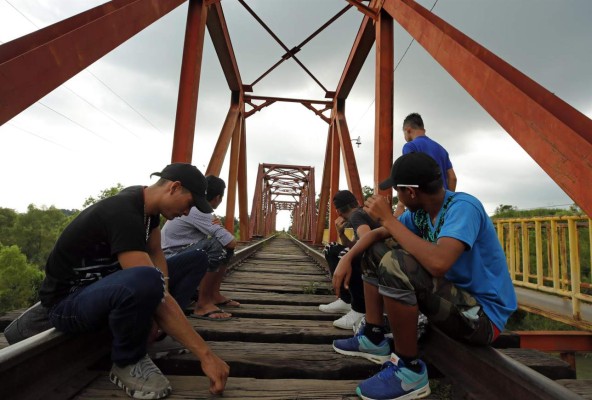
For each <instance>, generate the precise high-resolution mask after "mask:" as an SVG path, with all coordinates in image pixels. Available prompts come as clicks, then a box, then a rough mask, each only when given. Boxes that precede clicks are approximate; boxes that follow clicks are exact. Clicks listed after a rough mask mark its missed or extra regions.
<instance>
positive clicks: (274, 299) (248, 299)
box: [222, 287, 335, 306]
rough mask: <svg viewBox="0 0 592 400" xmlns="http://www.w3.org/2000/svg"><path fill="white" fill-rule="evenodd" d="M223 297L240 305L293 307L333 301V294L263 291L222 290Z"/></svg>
mask: <svg viewBox="0 0 592 400" xmlns="http://www.w3.org/2000/svg"><path fill="white" fill-rule="evenodd" d="M222 292H223V293H224V295H225V296H228V297H230V298H232V299H234V300H236V301H238V302H240V303H241V304H247V303H258V304H294V305H303V306H306V305H309V306H310V305H319V304H327V303H330V302H332V301H334V300H335V295H333V294H305V293H269V292H263V291H260V290H259V291H255V290H251V291H248V290H247V291H245V290H241V291H238V290H228V289H227V288H224V287H223V288H222Z"/></svg>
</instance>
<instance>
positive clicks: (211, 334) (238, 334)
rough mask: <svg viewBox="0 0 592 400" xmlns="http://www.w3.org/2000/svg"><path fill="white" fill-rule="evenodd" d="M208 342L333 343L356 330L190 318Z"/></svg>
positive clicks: (303, 322)
mask: <svg viewBox="0 0 592 400" xmlns="http://www.w3.org/2000/svg"><path fill="white" fill-rule="evenodd" d="M190 323H191V324H192V325H193V327H194V328H195V330H197V331H198V332H199V334H200V335H201V336H202V337H203V338H204V339H205V340H218V341H225V340H233V341H244V342H269V343H309V344H329V343H332V342H333V340H334V339H343V338H348V337H351V336H352V331H349V330H344V329H338V328H335V327H334V326H333V325H332V323H331V322H330V321H309V320H288V319H272V318H269V319H263V318H235V319H232V320H230V321H207V320H202V319H195V318H190Z"/></svg>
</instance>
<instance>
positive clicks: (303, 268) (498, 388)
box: [0, 236, 582, 400]
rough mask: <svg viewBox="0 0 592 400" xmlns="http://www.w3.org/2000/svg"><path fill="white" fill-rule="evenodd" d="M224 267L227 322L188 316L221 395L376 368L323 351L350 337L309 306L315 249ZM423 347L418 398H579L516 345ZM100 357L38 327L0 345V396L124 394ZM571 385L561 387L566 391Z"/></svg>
mask: <svg viewBox="0 0 592 400" xmlns="http://www.w3.org/2000/svg"><path fill="white" fill-rule="evenodd" d="M229 270H230V274H229V276H227V278H226V279H225V281H224V283H223V286H222V290H223V292H224V293H225V294H226V295H228V296H229V297H231V298H233V299H235V300H237V301H239V302H241V303H242V306H241V307H240V308H238V309H232V310H231V311H232V312H233V314H234V315H235V316H236V317H237V318H236V319H234V320H231V321H224V322H213V321H204V320H191V322H192V324H193V325H194V327H195V329H196V330H197V331H199V332H200V334H201V335H202V336H203V337H204V338H205V339H206V340H207V341H208V343H209V345H210V346H211V347H212V348H213V350H214V351H215V352H216V353H217V354H218V355H219V356H220V357H221V358H222V359H224V360H225V361H226V362H227V363H228V364H229V365H230V368H231V374H230V378H229V380H228V384H227V387H226V391H225V393H224V398H225V399H260V398H265V399H296V398H298V399H319V400H325V399H341V400H344V399H346V400H347V399H356V398H357V396H355V387H356V385H357V384H358V382H359V381H360V380H362V379H365V378H367V377H368V376H370V375H372V374H374V373H375V372H377V370H378V369H379V368H380V367H379V366H377V365H375V364H372V363H370V362H368V361H366V360H362V359H357V358H351V357H345V356H342V355H339V354H336V353H335V352H334V351H333V350H332V348H331V342H332V341H333V340H334V339H336V338H345V337H349V336H351V334H352V333H351V332H349V331H344V330H340V329H337V328H334V327H333V326H332V323H331V322H332V321H333V320H334V319H336V318H338V317H339V315H331V314H326V313H321V312H319V311H318V305H319V304H321V303H327V302H330V301H333V300H334V296H333V295H332V294H331V293H330V281H329V278H328V276H327V273H326V272H325V271H324V269H323V259H322V257H320V256H319V253H318V252H315V251H314V250H313V249H310V248H308V247H307V246H305V245H302V244H300V243H298V242H296V241H294V240H292V239H290V238H289V237H287V236H284V237H276V238H272V239H268V240H264V241H261V242H259V243H257V244H254V245H252V246H247V247H245V248H242V249H241V250H240V251H238V252H237V255H236V258H235V262H234V264H233V265H232V266H231V268H229ZM423 351H424V358H425V359H426V361H428V363H429V368H430V378H431V383H432V391H433V393H432V395H430V396H429V397H428V399H451V398H454V397H462V398H471V399H562V400H564V399H577V398H582V397H580V396H579V395H577V394H576V393H575V392H574V391H570V390H567V389H566V388H565V387H564V386H562V385H560V384H558V383H556V382H555V381H552V380H551V379H549V378H547V377H545V376H543V375H541V374H540V373H538V372H535V371H534V370H533V369H530V368H528V367H526V366H524V365H523V364H520V363H519V362H517V361H515V360H514V358H519V357H520V354H518V352H517V350H516V349H513V350H499V351H498V350H494V349H492V348H474V347H468V346H465V345H462V344H459V343H457V342H455V341H453V340H450V339H449V338H447V337H446V336H445V335H443V334H441V333H440V332H438V331H433V332H432V333H431V335H430V337H429V338H428V339H427V342H426V344H425V345H424V349H423ZM512 351H514V353H512ZM108 354H109V334H108V332H106V331H105V332H98V333H96V334H92V335H82V336H76V337H69V336H66V335H62V334H60V333H58V332H56V331H53V330H50V331H46V332H44V333H42V334H40V335H37V336H36V337H33V338H30V339H27V340H26V341H23V342H21V343H18V344H16V345H13V346H9V347H6V348H4V349H2V350H0V388H2V395H1V396H0V397H1V398H3V399H12V398H14V399H85V400H87V399H106V398H110V399H112V398H127V397H126V395H125V394H124V392H123V391H122V390H120V389H118V388H117V387H115V385H113V384H112V383H111V382H109V379H108V371H109V368H110V365H111V364H110V361H109V357H108ZM508 354H509V355H510V356H511V357H510V356H508ZM512 357H513V358H512ZM155 362H156V364H157V365H158V366H159V367H160V368H161V369H162V371H163V372H164V373H165V374H166V375H167V376H168V377H169V379H170V381H171V383H172V385H173V393H172V395H171V396H170V397H169V398H171V399H206V398H212V396H211V395H210V394H209V392H208V387H209V381H208V379H207V378H206V377H204V376H203V374H202V373H201V369H200V366H199V362H198V361H197V359H196V358H195V357H194V356H193V355H191V354H172V353H166V352H164V353H159V354H158V357H157V358H156V360H155ZM537 362H538V363H539V364H537ZM527 363H529V364H530V365H531V366H533V367H534V368H538V369H539V370H542V369H544V370H545V371H547V372H549V371H551V370H553V371H554V372H553V374H554V375H553V377H554V378H556V379H557V378H562V377H563V378H570V377H572V375H573V373H570V370H569V368H568V367H566V365H562V364H561V363H562V362H561V360H557V364H556V365H555V366H554V367H553V366H550V365H549V364H548V361H547V365H546V366H545V368H546V369H545V368H541V366H540V361H535V360H534V359H533V357H532V355H531V356H530V360H529V361H528V362H527ZM562 371H563V372H562ZM561 374H563V375H561ZM548 375H550V373H548ZM551 375H552V374H551ZM574 382H575V381H572V380H569V381H564V382H563V383H564V384H566V385H569V386H571V387H572V388H573V387H575V386H576V385H575V384H574ZM574 390H576V391H577V390H578V389H577V388H576V389H574Z"/></svg>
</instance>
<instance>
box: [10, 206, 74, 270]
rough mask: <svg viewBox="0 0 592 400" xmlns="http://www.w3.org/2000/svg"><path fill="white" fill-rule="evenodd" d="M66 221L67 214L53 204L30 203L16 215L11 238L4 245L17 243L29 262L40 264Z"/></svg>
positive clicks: (47, 254) (43, 262)
mask: <svg viewBox="0 0 592 400" xmlns="http://www.w3.org/2000/svg"><path fill="white" fill-rule="evenodd" d="M68 222H69V218H68V216H66V214H64V213H63V212H62V211H61V210H59V209H57V208H55V207H54V206H51V207H49V208H46V207H42V208H37V207H36V206H35V205H34V204H30V205H29V207H28V208H27V212H26V213H24V214H19V215H18V218H17V220H16V223H15V224H14V227H13V232H12V238H13V240H12V242H11V243H5V245H9V244H11V245H12V244H14V245H17V246H18V248H19V249H20V250H21V252H23V253H24V254H25V255H26V256H27V259H28V261H29V262H30V263H32V264H35V265H37V266H42V265H44V264H45V261H46V260H47V257H48V256H49V253H50V252H51V250H52V248H53V245H54V244H55V241H56V240H57V238H58V236H59V235H60V233H61V232H62V230H63V229H64V227H65V226H66V224H67V223H68Z"/></svg>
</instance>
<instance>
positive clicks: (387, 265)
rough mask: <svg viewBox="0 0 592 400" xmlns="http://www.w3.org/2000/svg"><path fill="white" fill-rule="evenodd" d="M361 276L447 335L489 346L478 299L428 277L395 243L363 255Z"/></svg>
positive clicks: (489, 328) (487, 327) (381, 244)
mask: <svg viewBox="0 0 592 400" xmlns="http://www.w3.org/2000/svg"><path fill="white" fill-rule="evenodd" d="M362 273H363V277H362V279H363V280H364V281H365V282H367V283H369V284H371V285H373V286H376V287H378V291H379V293H380V294H381V295H383V296H386V297H390V298H392V299H395V300H397V301H399V302H402V303H404V304H408V305H418V306H419V310H420V311H421V312H422V313H424V314H425V315H426V316H427V317H428V319H429V321H430V323H432V324H434V325H435V326H437V327H438V328H439V329H441V330H442V331H444V332H445V333H446V334H447V335H448V336H450V337H453V338H455V339H459V340H463V341H466V342H469V343H472V344H478V345H486V344H489V343H491V341H492V339H493V334H494V330H493V326H492V324H491V322H490V321H489V318H488V317H487V316H486V315H485V313H484V312H483V309H482V308H481V306H480V305H479V303H478V302H477V300H475V298H474V297H473V296H472V295H471V294H470V293H468V292H466V291H464V290H462V289H459V288H457V287H456V286H455V285H454V284H453V283H452V282H450V281H448V280H446V279H445V278H443V277H442V278H436V277H433V276H432V275H430V273H429V272H428V271H427V270H426V269H424V268H423V267H422V266H421V265H420V264H419V263H418V262H417V260H416V259H415V258H414V257H413V256H412V255H411V254H409V253H408V252H407V251H405V250H403V248H402V247H401V246H400V245H399V244H398V243H397V242H395V241H394V240H392V239H387V240H386V241H384V242H379V243H376V244H374V245H373V246H372V247H371V248H370V249H368V250H367V251H366V252H365V253H364V256H363V259H362Z"/></svg>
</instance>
